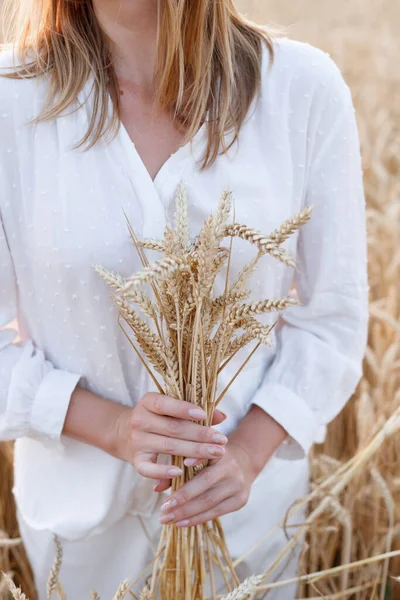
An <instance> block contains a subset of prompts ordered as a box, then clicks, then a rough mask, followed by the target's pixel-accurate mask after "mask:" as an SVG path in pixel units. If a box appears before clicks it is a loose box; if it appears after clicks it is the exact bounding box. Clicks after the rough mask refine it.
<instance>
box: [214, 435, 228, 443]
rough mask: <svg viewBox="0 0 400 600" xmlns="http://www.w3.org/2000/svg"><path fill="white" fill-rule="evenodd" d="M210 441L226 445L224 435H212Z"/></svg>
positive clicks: (226, 439)
mask: <svg viewBox="0 0 400 600" xmlns="http://www.w3.org/2000/svg"><path fill="white" fill-rule="evenodd" d="M212 441H213V442H215V443H216V444H226V442H227V441H228V438H227V437H226V435H222V433H213V436H212Z"/></svg>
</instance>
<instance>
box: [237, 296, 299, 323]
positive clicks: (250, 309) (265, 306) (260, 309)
mask: <svg viewBox="0 0 400 600" xmlns="http://www.w3.org/2000/svg"><path fill="white" fill-rule="evenodd" d="M297 304H298V301H297V300H296V299H295V298H291V297H290V296H287V297H286V298H276V299H274V300H268V299H267V300H260V301H259V302H252V303H251V304H242V305H241V306H235V307H233V308H232V309H231V311H230V314H229V323H230V325H235V324H236V323H237V322H238V321H239V320H240V319H242V318H243V317H249V316H251V315H261V314H265V313H269V312H276V311H280V310H284V309H285V308H287V307H288V306H294V305H297Z"/></svg>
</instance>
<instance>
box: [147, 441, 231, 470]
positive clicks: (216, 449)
mask: <svg viewBox="0 0 400 600" xmlns="http://www.w3.org/2000/svg"><path fill="white" fill-rule="evenodd" d="M144 439H145V442H144V443H145V446H146V447H145V448H143V449H142V450H143V452H145V453H157V454H168V455H171V456H184V457H189V458H202V459H204V458H207V459H213V458H220V457H221V456H223V455H224V454H225V447H224V446H218V445H217V444H202V443H200V442H190V441H187V440H178V439H177V438H172V437H166V436H163V435H157V434H152V433H148V434H146V436H145V438H144ZM160 479H161V477H160Z"/></svg>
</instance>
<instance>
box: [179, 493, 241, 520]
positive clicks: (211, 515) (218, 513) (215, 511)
mask: <svg viewBox="0 0 400 600" xmlns="http://www.w3.org/2000/svg"><path fill="white" fill-rule="evenodd" d="M245 504H246V502H245V501H243V498H241V497H238V496H231V497H230V498H227V499H226V500H223V501H222V502H220V503H219V504H217V506H214V507H213V508H211V509H210V510H206V511H204V512H203V513H199V514H198V515H195V516H193V517H190V518H189V519H183V520H182V521H178V522H177V523H176V526H177V527H190V526H192V525H200V524H201V523H207V522H208V521H213V520H214V519H218V517H222V516H223V515H227V514H228V513H231V512H235V511H236V510H239V509H240V508H242V507H243V506H244V505H245Z"/></svg>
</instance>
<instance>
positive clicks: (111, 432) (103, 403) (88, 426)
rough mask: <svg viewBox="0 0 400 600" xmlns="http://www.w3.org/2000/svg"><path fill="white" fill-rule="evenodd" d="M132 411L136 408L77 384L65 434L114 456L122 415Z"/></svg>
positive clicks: (65, 425)
mask: <svg viewBox="0 0 400 600" xmlns="http://www.w3.org/2000/svg"><path fill="white" fill-rule="evenodd" d="M128 410H132V409H130V408H129V407H127V406H124V405H122V404H119V403H117V402H113V401H111V400H107V399H106V398H103V397H102V396H98V395H96V394H93V393H92V392H89V391H88V390H85V389H83V388H81V387H77V388H76V389H75V391H74V392H73V394H72V396H71V401H70V404H69V407H68V411H67V414H66V418H65V421H64V427H63V431H62V433H63V435H66V436H68V437H71V438H73V439H75V440H78V441H80V442H83V443H85V444H89V445H91V446H95V447H96V448H100V450H103V451H104V452H107V453H109V454H113V455H114V453H115V451H116V450H117V446H118V444H117V435H118V434H117V430H118V429H119V430H120V428H118V426H117V425H118V423H119V419H120V415H121V414H122V412H123V411H128Z"/></svg>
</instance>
